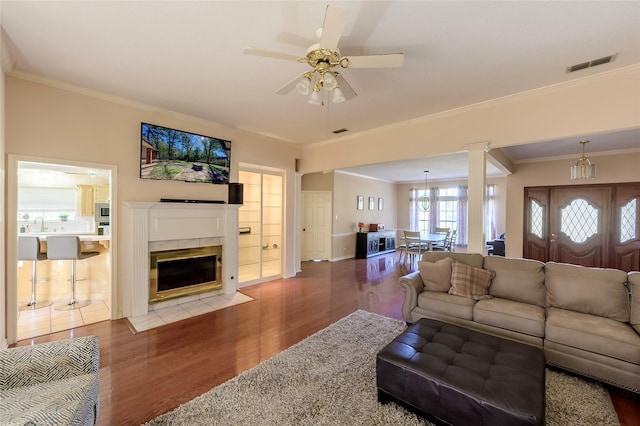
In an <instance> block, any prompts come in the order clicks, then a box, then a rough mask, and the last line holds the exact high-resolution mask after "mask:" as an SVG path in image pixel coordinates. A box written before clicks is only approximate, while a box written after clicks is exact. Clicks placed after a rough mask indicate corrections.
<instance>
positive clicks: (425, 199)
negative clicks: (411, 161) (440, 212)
mask: <svg viewBox="0 0 640 426" xmlns="http://www.w3.org/2000/svg"><path fill="white" fill-rule="evenodd" d="M430 208H431V201H430V200H429V170H425V171H424V194H423V195H422V196H421V197H418V209H419V210H420V211H421V212H428V211H429V209H430Z"/></svg>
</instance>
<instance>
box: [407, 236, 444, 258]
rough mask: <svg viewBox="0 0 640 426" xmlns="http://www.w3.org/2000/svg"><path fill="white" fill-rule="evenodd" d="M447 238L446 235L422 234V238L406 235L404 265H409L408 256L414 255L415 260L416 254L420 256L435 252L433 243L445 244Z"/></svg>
mask: <svg viewBox="0 0 640 426" xmlns="http://www.w3.org/2000/svg"><path fill="white" fill-rule="evenodd" d="M446 237H447V235H446V234H431V233H427V232H420V237H410V236H407V235H405V244H406V246H405V249H404V250H405V251H404V253H405V257H404V264H406V263H407V257H408V256H407V255H408V254H412V256H411V257H412V259H415V258H416V256H415V255H416V254H417V255H420V254H421V253H423V252H427V251H433V243H437V242H441V241H442V242H444V240H445V238H446ZM412 262H413V260H412Z"/></svg>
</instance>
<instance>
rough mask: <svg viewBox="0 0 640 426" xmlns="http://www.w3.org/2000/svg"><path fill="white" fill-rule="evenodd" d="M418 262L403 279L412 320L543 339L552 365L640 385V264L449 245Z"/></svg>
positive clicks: (536, 341) (539, 342)
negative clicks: (628, 268)
mask: <svg viewBox="0 0 640 426" xmlns="http://www.w3.org/2000/svg"><path fill="white" fill-rule="evenodd" d="M418 267H419V270H418V271H416V272H412V273H410V274H408V275H405V276H403V277H401V278H400V280H399V283H400V286H401V287H402V289H403V290H404V292H405V300H404V303H403V305H402V315H403V317H404V320H405V321H407V322H408V323H413V322H415V321H417V320H418V319H420V318H422V317H426V318H433V319H437V320H440V321H444V322H448V323H452V324H457V325H461V326H464V327H467V328H470V329H474V330H479V331H482V332H485V333H488V334H493V335H497V336H501V337H505V338H508V339H512V340H516V341H520V342H523V343H527V344H530V345H535V346H539V347H541V348H542V349H543V351H544V355H545V360H546V362H547V364H549V365H554V366H557V367H561V368H564V369H566V370H570V371H573V372H576V373H579V374H582V375H585V376H588V377H592V378H595V379H597V380H601V381H603V382H607V383H610V384H612V385H615V386H618V387H621V388H625V389H628V390H631V391H633V392H636V393H640V272H631V273H626V272H624V271H620V270H617V269H602V268H586V267H582V266H576V265H569V264H562V263H554V262H547V263H543V262H538V261H535V260H528V259H514V258H504V257H500V256H482V255H480V254H472V253H447V252H429V253H425V254H424V255H423V257H422V261H421V262H419V263H418ZM634 295H635V298H634V297H633V296H634Z"/></svg>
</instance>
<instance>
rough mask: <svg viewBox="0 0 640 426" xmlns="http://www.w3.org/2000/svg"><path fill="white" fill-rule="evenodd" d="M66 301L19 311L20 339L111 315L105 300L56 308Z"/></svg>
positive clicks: (98, 320)
mask: <svg viewBox="0 0 640 426" xmlns="http://www.w3.org/2000/svg"><path fill="white" fill-rule="evenodd" d="M64 303H65V301H62V300H58V301H55V302H54V303H53V305H51V306H46V307H43V308H38V309H34V310H28V311H18V340H24V339H30V338H32V337H37V336H42V335H44V334H49V333H55V332H57V331H62V330H68V329H70V328H74V327H78V326H81V325H86V324H92V323H94V322H100V321H105V320H108V319H109V317H110V315H109V307H108V306H107V304H106V303H105V302H104V301H103V300H92V301H91V304H90V305H88V306H85V307H84V308H80V309H74V310H72V311H56V310H55V307H56V306H58V305H62V304H64Z"/></svg>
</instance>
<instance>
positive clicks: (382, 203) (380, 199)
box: [378, 197, 384, 211]
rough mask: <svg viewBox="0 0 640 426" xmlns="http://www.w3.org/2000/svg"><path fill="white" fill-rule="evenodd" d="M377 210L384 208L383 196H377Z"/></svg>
mask: <svg viewBox="0 0 640 426" xmlns="http://www.w3.org/2000/svg"><path fill="white" fill-rule="evenodd" d="M378 210H380V211H382V210H384V198H382V197H380V198H378Z"/></svg>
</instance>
